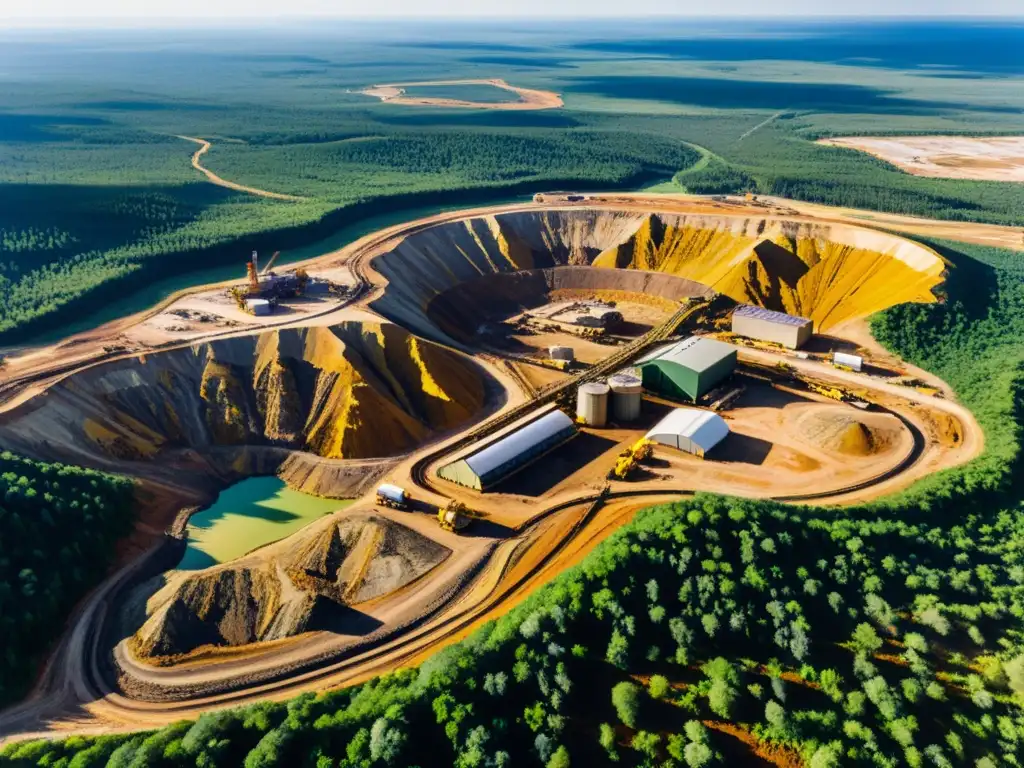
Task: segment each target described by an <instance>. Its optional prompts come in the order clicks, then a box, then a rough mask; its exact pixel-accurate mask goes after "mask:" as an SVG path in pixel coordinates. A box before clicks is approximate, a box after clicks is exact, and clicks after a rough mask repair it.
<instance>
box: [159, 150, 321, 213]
mask: <svg viewBox="0 0 1024 768" xmlns="http://www.w3.org/2000/svg"><path fill="white" fill-rule="evenodd" d="M177 138H179V139H184V140H185V141H191V142H193V143H195V144H198V145H199V149H197V150H196V151H195V152H193V153H192V167H193V168H195V169H196V170H197V171H199V172H200V173H201V174H203V176H205V177H206V178H207V179H209V181H210V182H211V183H213V184H216V185H217V186H218V187H226V188H227V189H233V190H235V191H236V192H245V193H246V194H250V195H256V196H258V197H270V198H273V199H274V200H291V201H296V200H305V199H306V198H304V197H296V196H295V195H285V194H282V193H280V192H268V191H267V190H265V189H257V188H256V187H246V186H244V185H243V184H236V183H235V182H233V181H228V180H227V179H223V178H221V177H220V176H218V175H217V174H216V173H214V172H213V171H211V170H210V169H209V168H206V167H205V166H204V165H203V164H202V162H200V159H201V158H202V156H203V155H205V154H206V153H207V152H209V151H210V146H211V145H210V142H208V141H207V140H206V139H197V138H194V137H192V136H178V137H177Z"/></svg>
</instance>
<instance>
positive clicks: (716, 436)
mask: <svg viewBox="0 0 1024 768" xmlns="http://www.w3.org/2000/svg"><path fill="white" fill-rule="evenodd" d="M728 434H729V425H728V424H726V423H725V419H723V418H722V417H721V416H719V415H718V414H717V413H712V412H711V411H700V410H697V409H696V408H676V409H675V410H673V411H670V412H669V413H668V414H667V415H666V416H665V418H663V419H662V420H661V421H659V422H658V423H657V424H655V425H654V427H653V428H652V429H651V431H650V432H648V433H647V439H649V440H656V441H657V442H665V441H664V440H663V439H660V436H662V435H667V436H678V437H685V438H687V439H689V440H690V441H692V442H693V443H694V444H695V445H698V446H700V448H701V450H703V451H705V452H706V451H710V450H711V449H712V448H714V447H715V446H716V445H718V444H719V443H720V442H722V440H724V439H725V438H726V436H727V435H728ZM669 442H671V440H670V441H669Z"/></svg>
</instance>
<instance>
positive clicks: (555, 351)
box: [548, 344, 576, 363]
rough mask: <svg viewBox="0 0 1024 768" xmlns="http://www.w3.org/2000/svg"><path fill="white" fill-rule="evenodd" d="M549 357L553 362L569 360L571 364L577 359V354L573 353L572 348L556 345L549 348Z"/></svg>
mask: <svg viewBox="0 0 1024 768" xmlns="http://www.w3.org/2000/svg"><path fill="white" fill-rule="evenodd" d="M548 357H550V358H551V359H552V360H568V361H569V362H570V363H571V362H572V361H573V360H575V359H576V353H575V352H573V351H572V347H563V346H560V345H557V344H556V345H555V346H553V347H548Z"/></svg>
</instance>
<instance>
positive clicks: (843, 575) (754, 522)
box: [0, 243, 1024, 768]
mask: <svg viewBox="0 0 1024 768" xmlns="http://www.w3.org/2000/svg"><path fill="white" fill-rule="evenodd" d="M932 245H933V246H935V247H938V248H940V249H942V252H943V255H944V256H945V257H946V258H948V259H949V260H950V262H951V265H952V269H951V275H950V279H949V282H948V293H949V295H948V296H947V297H946V301H945V302H944V303H939V304H933V305H913V306H902V307H895V308H892V309H889V310H886V311H885V312H883V313H882V314H881V315H879V316H878V317H876V318H875V319H874V322H873V329H874V332H875V333H876V334H877V336H878V338H879V339H880V340H881V341H882V342H883V343H884V344H885V345H886V346H888V347H889V348H891V349H892V350H893V351H895V352H897V353H899V354H900V355H901V356H903V357H904V358H906V359H908V360H910V361H912V362H914V363H916V364H919V365H922V366H924V367H926V368H928V369H929V370H932V371H933V372H935V373H937V374H938V375H940V376H942V377H943V378H944V379H946V380H947V381H948V382H950V383H951V384H952V385H953V387H954V388H955V390H956V391H957V394H958V396H959V397H961V398H962V399H963V401H964V402H965V404H967V405H968V406H969V407H970V408H971V409H972V411H973V412H974V413H975V414H976V415H977V417H978V419H979V422H980V423H981V424H982V426H983V427H984V429H985V434H986V440H987V450H986V453H985V454H984V455H983V456H982V457H980V458H979V459H977V460H975V461H974V462H972V463H971V464H968V465H966V466H965V467H962V468H957V469H953V470H948V471H946V472H944V473H942V474H939V475H936V476H934V477H933V478H931V479H929V480H926V481H924V482H922V483H919V484H917V485H915V486H914V487H913V488H911V489H910V490H909V491H907V492H905V493H903V494H900V495H898V496H895V497H892V498H888V499H883V500H881V501H878V502H875V503H873V504H870V505H865V506H862V507H857V508H851V509H846V510H837V509H828V508H812V507H788V506H784V505H781V504H777V503H774V502H762V501H750V500H740V499H733V498H726V497H719V496H712V495H708V494H699V495H697V496H695V497H693V498H691V499H683V500H680V501H678V502H676V503H674V504H671V505H667V506H662V507H658V508H654V509H650V510H647V511H645V512H642V513H639V514H638V515H637V517H636V518H635V519H634V521H633V522H632V523H630V524H628V525H626V526H624V527H623V528H621V529H619V530H618V531H617V532H616V533H614V534H613V535H612V536H610V537H609V538H608V539H607V540H605V541H604V542H603V543H602V544H601V545H599V546H598V548H597V549H595V550H594V552H593V553H591V555H590V556H588V558H587V559H586V560H585V561H584V562H583V563H582V564H581V565H580V566H578V567H576V568H575V569H572V570H570V571H566V572H564V573H562V574H561V575H560V576H558V577H557V578H556V579H555V580H553V581H552V582H551V583H549V584H548V585H547V586H546V587H544V588H542V589H541V590H539V591H537V592H535V593H534V594H533V595H531V596H530V597H529V598H528V599H527V600H526V601H524V602H523V603H521V604H520V605H518V606H517V607H516V608H514V609H513V610H512V611H510V612H509V613H508V614H507V615H505V616H503V617H501V618H500V619H498V620H497V621H495V622H491V623H489V624H487V625H485V626H484V627H482V628H481V629H479V630H478V631H476V632H475V633H474V634H473V635H471V636H470V637H469V638H467V639H466V640H465V641H463V642H461V643H458V644H457V645H454V646H452V647H449V648H447V649H446V650H444V651H442V652H440V653H438V654H436V655H435V656H434V657H432V658H431V659H430V660H428V661H427V662H425V663H424V664H422V665H421V666H420V667H419V668H417V669H410V670H403V671H399V672H396V673H394V674H391V675H388V676H385V677H383V678H380V679H377V680H374V681H371V682H369V683H366V684H364V685H361V686H357V687H354V688H350V689H345V690H340V691H332V692H327V693H323V694H319V695H314V694H308V695H304V696H300V697H298V698H296V699H294V700H292V701H290V702H288V703H282V704H276V703H267V704H261V705H257V706H251V707H247V708H243V709H240V710H233V711H226V712H217V713H210V714H206V715H203V716H202V717H200V718H199V719H198V720H196V721H194V722H183V723H179V724H175V725H172V726H168V727H166V728H163V729H160V730H158V731H154V732H147V733H139V734H127V735H110V736H101V737H73V738H71V739H67V740H65V741H56V742H50V741H31V742H26V743H22V744H14V745H10V746H8V747H6V748H5V749H4V750H3V752H2V753H0V764H3V765H11V766H35V765H39V766H44V765H45V766H55V765H61V766H74V767H75V768H82V767H84V766H100V765H108V766H129V765H139V766H142V765H146V766H192V765H200V766H230V765H245V766H246V767H247V768H256V766H276V765H296V766H317V768H328V767H337V768H341V767H342V766H344V767H346V768H349V767H353V768H354V767H355V766H360V767H364V766H390V765H396V766H398V765H401V766H406V765H418V766H434V765H455V766H509V765H537V766H546V767H547V768H561V767H563V766H569V765H576V766H591V765H612V764H615V765H624V766H658V767H659V768H671V767H673V766H689V767H690V768H697V767H699V766H712V765H735V764H746V763H750V762H751V761H754V762H756V761H758V760H767V761H769V762H771V763H773V764H775V765H784V766H790V765H791V766H799V765H806V766H809V767H810V768H828V767H830V766H845V765H865V766H912V767H915V768H916V767H919V766H940V767H943V766H959V765H973V766H979V767H980V768H994V767H995V766H1013V765H1020V764H1021V761H1022V759H1024V709H1022V706H1024V634H1022V633H1021V631H1020V619H1021V616H1024V556H1022V554H1021V553H1022V552H1024V517H1022V516H1021V514H1020V510H1021V503H1022V499H1024V494H1022V488H1021V485H1020V481H1019V477H1020V473H1019V467H1020V451H1019V445H1020V437H1021V426H1022V424H1021V421H1022V418H1024V413H1022V409H1021V405H1022V399H1024V398H1022V392H1024V324H1022V322H1021V320H1020V317H1021V316H1022V313H1021V309H1022V308H1024V268H1022V266H1021V261H1020V256H1019V254H1016V253H1014V252H1011V251H1005V250H1000V249H994V248H986V247H982V246H966V245H961V244H952V243H933V244H932ZM807 553H813V555H811V556H810V557H808V556H807Z"/></svg>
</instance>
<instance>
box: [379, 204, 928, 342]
mask: <svg viewBox="0 0 1024 768" xmlns="http://www.w3.org/2000/svg"><path fill="white" fill-rule="evenodd" d="M563 266H590V267H598V268H601V271H602V272H604V273H605V274H604V275H602V276H601V277H597V278H594V281H595V282H594V283H593V286H594V288H595V290H597V289H599V288H600V289H609V290H616V289H617V286H619V285H622V284H624V283H623V282H622V281H623V280H625V279H626V278H623V277H622V276H621V275H622V273H623V271H638V270H639V271H647V272H656V273H661V274H667V275H672V276H675V277H678V278H685V279H687V280H690V281H693V282H696V283H700V284H702V285H703V286H706V287H707V288H710V289H712V290H714V291H715V292H718V293H721V294H724V295H726V296H728V297H730V298H732V299H734V300H735V301H738V302H744V303H751V304H756V305H758V306H763V307H767V308H769V309H774V310H778V311H783V312H789V313H792V314H797V315H802V316H805V317H810V318H811V319H812V320H813V321H814V324H815V330H816V331H818V332H826V331H828V330H829V329H831V328H834V327H835V326H837V325H839V324H841V323H843V322H845V321H847V320H850V319H854V318H859V317H864V316H867V315H870V314H872V313H874V312H878V311H880V310H882V309H885V308H887V307H890V306H893V305H895V304H901V303H904V302H925V303H927V302H933V301H935V300H936V298H937V297H936V294H935V289H936V287H937V286H938V285H939V284H940V283H941V282H942V280H943V275H944V272H945V269H946V264H945V263H944V262H943V261H942V259H941V258H940V257H939V256H938V255H937V254H936V253H934V252H933V251H932V250H930V249H929V248H926V247H925V246H922V245H920V244H918V243H914V242H912V241H910V240H905V239H903V238H900V237H897V236H895V235H890V234H887V233H884V232H879V231H876V230H872V229H867V228H861V227H854V226H850V225H846V224H828V223H820V222H811V221H803V220H799V219H780V218H766V217H760V218H759V217H747V216H724V215H704V214H692V215H676V214H660V213H652V214H642V213H633V212H623V211H613V210H607V211H604V210H582V209H566V210H559V209H552V210H547V211H537V212H521V213H509V214H500V215H495V216H480V217H475V218H470V219H465V220H462V221H456V222H451V223H447V224H441V225H438V226H436V227H432V228H430V229H427V230H424V231H421V232H417V233H416V234H413V235H411V236H409V237H407V238H406V239H405V240H404V241H403V242H402V243H400V244H399V245H398V246H397V247H396V248H394V249H393V250H392V251H389V252H387V253H385V254H382V255H380V256H378V257H376V258H375V259H374V260H373V262H372V267H373V269H375V270H376V271H377V272H378V273H379V274H381V275H382V276H383V277H385V278H386V279H387V281H388V285H387V288H386V289H385V291H384V293H383V295H382V296H381V297H380V298H378V299H376V300H375V301H374V302H373V303H372V307H373V308H374V309H376V310H377V311H378V312H380V313H381V314H382V315H384V316H385V317H388V318H389V319H391V320H393V321H395V322H397V323H399V324H401V325H404V326H405V327H408V328H410V329H412V330H414V332H416V333H418V334H420V335H423V336H426V337H428V338H431V339H434V340H436V341H440V342H442V343H449V344H456V343H457V341H456V340H455V339H453V338H452V336H451V335H450V334H449V333H448V332H446V331H445V329H444V328H443V327H441V326H440V325H439V323H441V324H442V325H443V324H445V323H451V322H453V319H452V317H445V314H446V312H447V310H439V306H442V305H443V303H444V299H440V301H441V304H438V301H439V298H440V297H443V296H446V295H447V296H448V297H449V298H450V297H451V296H452V295H453V294H452V293H450V292H451V291H452V290H453V289H455V288H456V287H457V286H459V285H462V284H469V283H472V281H475V280H480V279H482V278H486V277H488V276H491V275H504V274H510V273H515V272H521V271H530V270H538V269H540V270H545V269H551V268H556V267H563ZM489 287H490V288H494V285H493V284H491V285H489ZM536 287H537V288H538V290H539V289H540V285H539V283H538V284H537V286H536ZM460 295H461V294H460ZM448 304H451V302H450V301H449V302H448ZM431 314H433V315H434V317H433V318H432V317H431ZM462 314H464V313H462Z"/></svg>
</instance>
